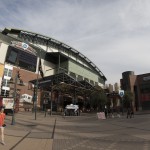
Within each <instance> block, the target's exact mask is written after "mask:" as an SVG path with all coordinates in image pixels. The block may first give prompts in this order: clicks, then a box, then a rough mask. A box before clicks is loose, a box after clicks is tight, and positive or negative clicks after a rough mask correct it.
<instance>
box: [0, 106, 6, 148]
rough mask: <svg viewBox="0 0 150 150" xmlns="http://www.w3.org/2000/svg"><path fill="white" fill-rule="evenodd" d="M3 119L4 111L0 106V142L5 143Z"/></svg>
mask: <svg viewBox="0 0 150 150" xmlns="http://www.w3.org/2000/svg"><path fill="white" fill-rule="evenodd" d="M4 120H5V113H4V108H0V134H1V140H2V142H1V143H2V144H3V145H5V142H4V128H5V126H6V125H5V124H4Z"/></svg>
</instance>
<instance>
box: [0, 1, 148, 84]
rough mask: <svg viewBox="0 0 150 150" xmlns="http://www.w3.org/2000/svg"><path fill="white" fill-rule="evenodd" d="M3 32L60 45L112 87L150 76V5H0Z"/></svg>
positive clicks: (142, 3)
mask: <svg viewBox="0 0 150 150" xmlns="http://www.w3.org/2000/svg"><path fill="white" fill-rule="evenodd" d="M0 4H1V5H0V14H1V15H0V22H1V24H0V28H1V29H3V28H4V27H13V28H21V29H25V30H29V31H33V32H37V33H41V34H44V35H47V36H50V37H53V38H55V39H57V40H60V41H62V42H64V43H66V44H68V45H70V46H72V47H73V48H75V49H77V50H78V51H80V52H81V53H83V54H84V55H85V56H87V57H88V58H89V59H91V60H92V61H93V62H94V63H95V64H96V65H97V66H98V67H99V68H100V70H101V71H102V72H103V73H104V75H105V76H106V78H107V79H108V81H107V82H108V83H115V82H119V81H120V78H121V74H122V72H124V71H128V70H131V71H134V72H135V74H143V73H147V72H149V64H150V59H149V56H148V52H149V49H150V46H149V45H150V44H149V39H150V1H149V0H114V1H112V0H107V1H102V0H101V1H100V0H94V1H92V0H71V1H69V0H68V1H67V0H55V1H53V0H44V1H41V0H26V1H20V0H7V1H3V0H0Z"/></svg>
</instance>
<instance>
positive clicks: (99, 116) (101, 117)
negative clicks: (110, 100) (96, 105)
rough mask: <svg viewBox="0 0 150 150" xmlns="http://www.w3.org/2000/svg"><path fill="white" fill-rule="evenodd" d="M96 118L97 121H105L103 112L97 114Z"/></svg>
mask: <svg viewBox="0 0 150 150" xmlns="http://www.w3.org/2000/svg"><path fill="white" fill-rule="evenodd" d="M97 118H98V119H106V116H105V113H104V112H99V113H97Z"/></svg>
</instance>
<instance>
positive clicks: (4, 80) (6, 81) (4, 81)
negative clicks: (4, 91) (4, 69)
mask: <svg viewBox="0 0 150 150" xmlns="http://www.w3.org/2000/svg"><path fill="white" fill-rule="evenodd" d="M2 85H3V86H5V87H9V80H7V79H3V81H2Z"/></svg>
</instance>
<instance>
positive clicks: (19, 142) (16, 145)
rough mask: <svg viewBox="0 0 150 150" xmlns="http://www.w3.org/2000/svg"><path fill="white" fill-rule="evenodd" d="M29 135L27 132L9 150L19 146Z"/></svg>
mask: <svg viewBox="0 0 150 150" xmlns="http://www.w3.org/2000/svg"><path fill="white" fill-rule="evenodd" d="M30 133H31V131H30V132H28V133H27V134H26V135H25V136H24V137H23V138H21V140H19V141H18V142H17V143H16V144H15V145H14V146H13V147H11V148H10V150H13V149H14V148H15V147H16V146H17V145H18V144H20V143H21V142H22V141H23V140H24V139H25V138H26V137H27V136H28V135H29V134H30Z"/></svg>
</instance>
